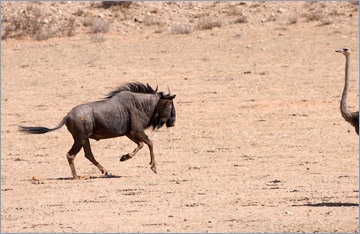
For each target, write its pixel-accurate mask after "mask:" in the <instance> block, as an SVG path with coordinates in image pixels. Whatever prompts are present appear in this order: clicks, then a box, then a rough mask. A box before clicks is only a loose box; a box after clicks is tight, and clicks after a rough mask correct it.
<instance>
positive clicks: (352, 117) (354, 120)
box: [335, 47, 359, 135]
mask: <svg viewBox="0 0 360 234" xmlns="http://www.w3.org/2000/svg"><path fill="white" fill-rule="evenodd" d="M335 52H339V53H342V54H343V55H345V58H346V63H345V86H344V91H343V93H342V97H341V102H340V111H341V115H342V117H343V118H344V119H345V121H346V122H349V123H350V124H351V125H353V126H354V127H355V131H356V133H357V134H358V135H359V111H357V112H351V111H350V110H349V107H348V104H347V96H348V93H349V83H350V76H349V73H350V52H351V51H350V48H349V47H344V48H342V49H340V50H336V51H335Z"/></svg>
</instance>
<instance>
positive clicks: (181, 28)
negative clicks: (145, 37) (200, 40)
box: [170, 23, 193, 34]
mask: <svg viewBox="0 0 360 234" xmlns="http://www.w3.org/2000/svg"><path fill="white" fill-rule="evenodd" d="M192 31H193V29H192V27H191V26H190V25H188V24H182V23H177V24H175V25H174V26H172V27H171V30H170V32H171V33H172V34H190V33H191V32H192Z"/></svg>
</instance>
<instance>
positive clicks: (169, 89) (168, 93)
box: [167, 85, 170, 95]
mask: <svg viewBox="0 0 360 234" xmlns="http://www.w3.org/2000/svg"><path fill="white" fill-rule="evenodd" d="M167 87H168V95H170V88H169V85H168V86H167Z"/></svg>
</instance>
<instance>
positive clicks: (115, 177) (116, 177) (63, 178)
mask: <svg viewBox="0 0 360 234" xmlns="http://www.w3.org/2000/svg"><path fill="white" fill-rule="evenodd" d="M124 177H125V176H117V175H112V176H90V177H89V179H87V180H93V179H120V178H124ZM45 180H74V178H72V177H60V178H47V179H45Z"/></svg>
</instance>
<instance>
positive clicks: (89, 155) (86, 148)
mask: <svg viewBox="0 0 360 234" xmlns="http://www.w3.org/2000/svg"><path fill="white" fill-rule="evenodd" d="M84 151H85V157H86V158H87V159H89V161H90V162H92V163H93V164H94V165H95V166H96V167H97V168H98V169H99V170H100V171H101V173H102V174H104V175H109V172H108V171H107V170H106V169H105V168H104V167H103V166H101V165H100V163H98V161H96V159H95V158H94V155H93V153H92V152H91V147H90V142H89V139H86V140H85V144H84Z"/></svg>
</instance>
